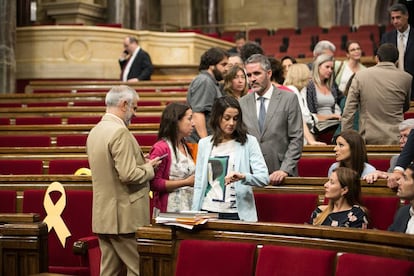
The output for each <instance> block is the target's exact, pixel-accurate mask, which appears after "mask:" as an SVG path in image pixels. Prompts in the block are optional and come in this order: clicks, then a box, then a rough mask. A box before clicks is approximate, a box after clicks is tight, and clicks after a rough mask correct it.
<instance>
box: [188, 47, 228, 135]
mask: <svg viewBox="0 0 414 276" xmlns="http://www.w3.org/2000/svg"><path fill="white" fill-rule="evenodd" d="M228 57H229V54H228V53H227V52H226V51H225V50H223V49H220V48H216V47H213V48H210V49H209V50H207V51H206V52H205V53H204V54H203V55H202V56H201V59H200V65H199V67H198V69H199V71H200V73H199V74H198V75H197V77H195V78H194V80H193V81H192V82H191V83H190V86H189V87H188V93H187V102H188V104H189V105H190V106H191V109H192V110H193V122H194V131H193V133H192V134H191V136H190V138H189V141H190V142H192V143H198V140H200V138H204V137H206V136H207V135H209V134H211V130H210V129H209V128H208V120H209V119H210V112H211V108H212V106H213V103H214V100H215V99H216V98H219V97H221V96H222V93H221V90H220V87H219V81H221V80H223V77H224V75H225V74H226V71H227V63H228Z"/></svg>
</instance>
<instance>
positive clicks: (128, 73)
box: [119, 36, 154, 82]
mask: <svg viewBox="0 0 414 276" xmlns="http://www.w3.org/2000/svg"><path fill="white" fill-rule="evenodd" d="M124 49H125V50H124V52H123V53H122V55H121V57H120V58H119V65H120V66H121V80H122V81H128V82H137V81H141V80H150V79H151V74H152V72H153V71H154V67H153V66H152V63H151V58H150V56H149V54H148V53H147V52H145V51H144V50H143V49H141V47H140V46H139V45H138V39H137V38H136V37H133V36H127V37H126V38H125V39H124Z"/></svg>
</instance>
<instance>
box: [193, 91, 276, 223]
mask: <svg viewBox="0 0 414 276" xmlns="http://www.w3.org/2000/svg"><path fill="white" fill-rule="evenodd" d="M211 113H212V114H211V119H210V122H209V123H210V126H211V128H212V129H213V135H210V136H207V137H205V138H203V139H201V140H200V141H199V143H198V153H197V162H196V171H195V182H194V197H193V206H192V209H193V210H194V211H200V210H204V211H208V212H212V213H218V216H219V218H223V219H235V220H239V219H240V220H245V221H252V222H254V221H257V213H256V205H255V202H254V196H253V190H252V186H265V185H267V184H268V183H269V173H268V169H267V166H266V162H265V160H264V158H263V154H262V152H261V150H260V146H259V143H258V142H257V140H256V138H255V137H254V136H251V135H248V134H247V128H246V126H245V125H244V123H243V118H242V112H241V108H240V105H239V102H238V101H237V100H236V99H235V98H233V97H230V96H226V97H221V98H218V99H216V101H215V102H214V105H213V108H212V112H211Z"/></svg>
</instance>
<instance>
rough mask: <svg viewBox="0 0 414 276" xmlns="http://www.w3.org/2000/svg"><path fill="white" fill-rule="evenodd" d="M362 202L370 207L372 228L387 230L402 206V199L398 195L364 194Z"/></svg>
mask: <svg viewBox="0 0 414 276" xmlns="http://www.w3.org/2000/svg"><path fill="white" fill-rule="evenodd" d="M362 204H363V205H364V206H365V207H366V208H367V209H368V214H369V217H370V220H371V223H370V225H371V228H375V229H380V230H387V229H388V227H389V226H390V225H391V224H392V222H393V220H394V215H395V213H396V212H397V210H398V207H399V206H400V199H399V198H398V197H397V196H367V195H364V196H363V197H362Z"/></svg>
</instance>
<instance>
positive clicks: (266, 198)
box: [0, 175, 406, 230]
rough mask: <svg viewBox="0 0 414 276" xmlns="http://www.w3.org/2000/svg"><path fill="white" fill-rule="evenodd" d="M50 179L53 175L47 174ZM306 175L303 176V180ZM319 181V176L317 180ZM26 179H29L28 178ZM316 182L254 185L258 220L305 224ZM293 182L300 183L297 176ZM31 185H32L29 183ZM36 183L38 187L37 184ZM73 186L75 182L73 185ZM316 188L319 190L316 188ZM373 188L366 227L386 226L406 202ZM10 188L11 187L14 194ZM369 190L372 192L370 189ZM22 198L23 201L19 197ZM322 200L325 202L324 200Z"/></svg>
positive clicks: (366, 194)
mask: <svg viewBox="0 0 414 276" xmlns="http://www.w3.org/2000/svg"><path fill="white" fill-rule="evenodd" d="M47 177H49V178H50V179H53V175H48V176H47ZM2 179H3V181H4V185H6V183H7V180H10V181H13V179H12V178H10V177H9V178H8V179H6V178H5V177H2ZM305 180H306V179H303V181H305ZM320 181H321V180H320ZM29 182H30V181H29ZM32 182H35V181H32ZM88 184H89V186H88V187H87V188H88V189H89V190H90V189H91V187H92V185H91V183H90V180H89V181H88ZM321 184H322V183H321V182H320V184H319V188H316V189H313V188H312V187H308V189H307V191H306V192H297V191H295V189H290V188H289V187H288V186H285V187H284V191H280V190H273V191H272V190H271V189H254V198H255V202H256V209H257V215H258V221H259V222H281V223H298V224H307V223H310V216H311V214H312V212H313V211H314V210H315V209H316V207H317V206H318V205H319V204H323V203H324V197H323V194H320V190H321V188H323V187H322V185H321ZM296 185H302V186H303V187H306V185H305V184H300V180H299V181H297V184H296ZM33 187H35V186H33ZM33 187H31V186H30V184H29V185H27V186H22V187H20V188H21V189H23V193H24V192H25V191H26V190H28V189H29V190H30V188H33ZM36 187H39V188H41V189H44V187H43V188H42V186H41V185H37V186H36ZM1 189H4V190H0V198H1V199H2V200H1V202H2V207H1V208H0V213H1V212H8V211H14V210H17V209H20V208H17V207H18V204H17V203H19V204H20V202H17V201H16V195H17V194H16V191H15V190H17V187H15V186H14V184H10V185H7V186H3V187H2V188H1ZM74 189H76V186H74ZM78 189H79V188H78ZM317 189H319V191H317ZM372 190H373V189H372V188H371V190H370V188H368V187H366V186H364V188H363V196H362V204H363V205H364V206H365V207H366V208H367V209H368V214H369V218H370V228H373V229H380V230H387V229H388V227H389V226H390V225H391V224H392V221H393V218H394V215H395V213H396V211H397V209H398V208H399V207H400V205H402V204H406V202H402V203H401V202H400V200H399V198H398V197H396V196H395V195H384V194H374V192H373V191H372ZM10 191H14V194H13V193H11V192H10ZM370 192H372V193H370ZM23 202H24V201H23ZM325 204H326V203H325Z"/></svg>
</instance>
